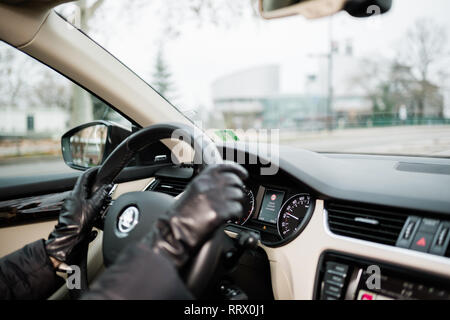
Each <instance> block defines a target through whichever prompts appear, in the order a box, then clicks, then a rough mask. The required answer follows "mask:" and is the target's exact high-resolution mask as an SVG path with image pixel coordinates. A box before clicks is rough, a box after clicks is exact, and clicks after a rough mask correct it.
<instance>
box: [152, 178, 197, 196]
mask: <svg viewBox="0 0 450 320" xmlns="http://www.w3.org/2000/svg"><path fill="white" fill-rule="evenodd" d="M188 183H189V181H186V180H176V179H167V178H164V179H160V180H158V181H157V182H156V183H155V184H154V185H153V187H152V191H156V192H162V193H165V194H168V195H171V196H174V197H176V196H178V195H179V194H180V193H182V192H183V191H184V189H185V188H186V186H187V184H188Z"/></svg>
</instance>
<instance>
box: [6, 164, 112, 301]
mask: <svg viewBox="0 0 450 320" xmlns="http://www.w3.org/2000/svg"><path fill="white" fill-rule="evenodd" d="M96 173H97V169H90V170H88V171H86V172H84V173H83V174H82V175H81V176H80V177H79V178H78V180H77V183H76V184H75V187H74V189H73V191H72V193H71V194H70V196H69V197H68V198H67V199H66V200H65V201H64V204H63V206H62V209H61V213H60V215H59V219H58V224H57V225H56V226H55V229H54V230H53V231H52V233H51V234H50V235H49V238H48V240H46V241H45V240H38V241H36V242H33V243H31V244H28V245H26V246H25V247H23V248H22V249H20V250H17V251H16V252H13V253H11V254H9V255H7V256H5V257H3V258H1V259H0V299H2V300H5V299H45V298H47V297H48V296H50V294H52V293H53V292H55V291H56V290H57V289H58V288H59V286H61V285H62V284H63V282H62V279H61V278H59V277H58V276H57V275H56V272H55V271H56V270H55V269H56V268H57V267H58V265H59V264H61V263H63V262H64V263H66V264H68V265H70V264H77V262H78V261H77V258H76V257H77V254H78V252H79V250H80V249H81V248H82V247H83V244H85V243H86V241H88V239H89V238H88V236H89V234H90V232H91V230H92V225H93V223H94V218H95V217H96V215H97V214H98V212H99V211H100V209H101V207H102V205H103V201H104V199H105V198H106V196H107V194H108V192H109V190H110V188H111V186H109V185H107V186H103V187H101V188H99V189H98V190H97V191H96V192H95V193H94V194H92V195H91V194H90V186H91V185H92V182H93V180H94V178H95V176H96Z"/></svg>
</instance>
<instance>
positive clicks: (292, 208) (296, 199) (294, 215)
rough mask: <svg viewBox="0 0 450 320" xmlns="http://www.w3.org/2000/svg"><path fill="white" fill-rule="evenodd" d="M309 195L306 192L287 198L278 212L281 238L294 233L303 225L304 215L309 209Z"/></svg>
mask: <svg viewBox="0 0 450 320" xmlns="http://www.w3.org/2000/svg"><path fill="white" fill-rule="evenodd" d="M310 202H311V196H310V195H309V194H307V193H302V194H297V195H295V196H293V197H291V198H289V199H288V200H287V201H286V202H285V203H284V204H283V206H282V207H281V210H280V212H279V213H278V220H277V227H278V233H279V234H280V236H281V237H282V238H283V239H286V238H288V237H290V236H292V235H293V234H295V233H296V232H297V231H299V229H300V228H301V227H302V226H303V225H304V224H303V221H304V220H305V217H307V215H308V214H309V212H310V211H311V207H310V206H311V204H310Z"/></svg>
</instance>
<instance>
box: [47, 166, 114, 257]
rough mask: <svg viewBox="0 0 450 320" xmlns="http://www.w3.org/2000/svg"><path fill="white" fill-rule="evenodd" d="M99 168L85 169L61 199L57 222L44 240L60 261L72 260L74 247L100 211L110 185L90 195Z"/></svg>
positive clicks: (84, 239) (89, 229)
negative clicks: (67, 194)
mask: <svg viewBox="0 0 450 320" xmlns="http://www.w3.org/2000/svg"><path fill="white" fill-rule="evenodd" d="M97 171H98V168H92V169H89V170H87V171H86V172H84V173H83V174H82V175H81V176H80V177H79V178H78V180H77V182H76V184H75V187H74V189H73V191H72V193H71V194H70V196H69V197H68V198H67V199H66V200H65V201H64V204H63V206H62V208H61V213H60V215H59V219H58V224H57V225H56V226H55V229H54V230H53V231H52V233H50V235H49V237H48V240H47V241H46V242H45V249H46V251H47V254H48V255H49V256H51V257H53V258H55V259H57V260H59V261H61V262H64V263H67V264H70V263H73V262H74V261H73V258H74V257H75V255H76V253H77V250H78V249H79V248H80V247H81V246H82V244H83V243H84V244H85V243H86V240H87V239H88V236H89V235H90V233H91V231H92V227H93V225H94V221H95V218H96V217H97V216H98V214H99V213H100V210H101V208H102V206H103V203H104V200H105V198H106V197H107V196H108V193H109V191H110V190H111V188H112V185H104V186H102V187H100V188H99V189H98V190H97V191H96V192H95V193H94V194H92V195H91V186H92V184H93V183H94V179H95V177H96V175H97Z"/></svg>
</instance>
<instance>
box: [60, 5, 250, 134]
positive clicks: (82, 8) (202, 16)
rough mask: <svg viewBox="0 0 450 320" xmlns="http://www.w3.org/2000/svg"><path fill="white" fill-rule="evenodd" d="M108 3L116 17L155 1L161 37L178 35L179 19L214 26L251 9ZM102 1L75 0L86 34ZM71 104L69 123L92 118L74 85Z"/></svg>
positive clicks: (85, 94)
mask: <svg viewBox="0 0 450 320" xmlns="http://www.w3.org/2000/svg"><path fill="white" fill-rule="evenodd" d="M112 2H114V5H115V6H116V12H115V13H114V12H112V10H109V9H110V8H109V7H108V15H117V17H119V16H120V17H121V18H122V17H124V16H125V17H126V16H127V14H124V12H128V13H131V11H133V8H139V7H143V6H148V5H152V4H155V3H159V4H160V6H159V8H160V11H161V14H162V15H163V16H164V17H165V19H163V21H164V23H165V26H164V29H165V30H166V32H164V33H163V35H162V37H165V38H167V37H176V36H178V35H179V34H180V32H181V30H182V26H181V24H180V21H183V22H184V21H187V20H190V19H196V21H198V22H199V25H200V24H201V23H213V24H216V25H217V24H226V23H230V21H231V19H230V17H236V16H239V15H241V14H242V13H243V12H244V11H245V7H248V8H251V6H250V4H251V2H254V0H248V2H247V1H242V0H184V1H180V0H152V1H148V0H130V1H123V2H121V5H120V6H117V3H118V2H116V1H112ZM112 2H110V4H112ZM106 3H108V2H107V1H105V0H79V1H77V2H76V5H77V8H78V9H77V11H78V17H77V19H78V23H79V27H80V28H81V29H82V30H83V31H85V32H88V33H89V31H90V29H92V27H93V26H94V25H96V23H97V22H98V19H97V17H99V15H98V13H99V12H101V10H100V8H103V7H105V5H106ZM61 10H64V9H61ZM138 11H139V10H138ZM250 11H251V10H250ZM75 20H76V19H75ZM158 59H160V62H159V63H160V66H159V67H160V68H166V66H165V65H164V61H163V60H162V56H160V57H159V58H158ZM157 64H158V60H157ZM157 68H158V66H157ZM156 72H158V70H156ZM159 72H160V74H159V75H156V74H155V75H156V76H157V79H158V81H159V82H160V83H159V84H156V85H155V86H156V87H157V90H158V88H159V90H160V91H159V92H160V93H161V94H162V95H165V94H167V92H168V91H170V89H173V88H169V87H168V86H167V87H166V85H168V83H165V82H167V81H168V78H167V77H166V76H167V75H165V74H164V72H167V69H161V70H160V71H159ZM71 105H72V107H71V126H76V125H79V124H82V123H85V122H89V121H92V119H93V102H92V98H91V95H90V94H89V93H88V92H86V91H85V90H83V89H82V88H80V87H79V86H78V85H76V84H74V85H73V87H72V99H71Z"/></svg>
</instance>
